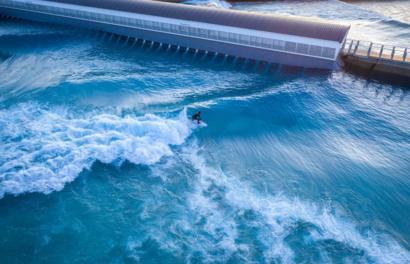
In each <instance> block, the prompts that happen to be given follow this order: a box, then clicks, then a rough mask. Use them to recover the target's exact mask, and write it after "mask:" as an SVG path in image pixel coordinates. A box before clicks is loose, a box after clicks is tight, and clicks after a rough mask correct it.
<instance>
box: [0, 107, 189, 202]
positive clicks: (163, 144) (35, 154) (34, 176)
mask: <svg viewBox="0 0 410 264" xmlns="http://www.w3.org/2000/svg"><path fill="white" fill-rule="evenodd" d="M191 131H192V123H191V122H189V121H188V119H187V118H186V110H183V111H182V112H181V113H180V115H179V116H178V117H177V118H175V119H165V118H161V117H159V116H156V115H153V114H146V115H144V116H140V117H134V116H125V117H121V116H117V115H113V114H98V113H93V114H87V115H85V116H82V117H75V116H74V115H73V114H72V113H70V112H69V111H68V110H67V109H66V108H59V109H50V108H46V107H40V106H38V105H35V104H19V105H17V106H15V107H12V108H9V109H2V110H0V138H1V141H2V144H1V146H0V198H1V197H3V196H4V195H5V194H6V193H9V194H14V195H17V194H21V193H24V192H43V193H50V192H52V191H58V190H61V189H62V188H63V187H64V184H65V183H67V182H71V181H73V180H74V179H75V178H76V177H77V176H78V175H79V173H80V172H81V171H83V170H86V169H89V168H90V167H91V165H92V164H93V163H94V162H95V161H96V160H99V161H101V162H104V163H116V164H121V163H122V162H123V161H124V160H128V161H130V162H132V163H135V164H146V165H151V164H154V163H156V162H158V161H159V160H160V159H161V158H162V157H164V156H170V155H173V152H172V149H171V146H172V145H180V144H182V143H184V141H185V139H186V138H187V137H188V136H189V135H190V134H191Z"/></svg>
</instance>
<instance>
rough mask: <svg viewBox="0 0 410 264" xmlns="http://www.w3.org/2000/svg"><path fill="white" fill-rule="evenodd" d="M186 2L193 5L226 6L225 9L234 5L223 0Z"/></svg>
mask: <svg viewBox="0 0 410 264" xmlns="http://www.w3.org/2000/svg"><path fill="white" fill-rule="evenodd" d="M185 3H186V4H192V5H203V6H208V7H215V8H224V9H229V8H231V7H232V5H231V4H230V3H228V2H226V1H223V0H190V1H186V2H185Z"/></svg>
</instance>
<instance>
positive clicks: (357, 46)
mask: <svg viewBox="0 0 410 264" xmlns="http://www.w3.org/2000/svg"><path fill="white" fill-rule="evenodd" d="M359 44H360V40H358V41H357V43H356V47H354V52H353V55H356V52H357V49H358V48H359Z"/></svg>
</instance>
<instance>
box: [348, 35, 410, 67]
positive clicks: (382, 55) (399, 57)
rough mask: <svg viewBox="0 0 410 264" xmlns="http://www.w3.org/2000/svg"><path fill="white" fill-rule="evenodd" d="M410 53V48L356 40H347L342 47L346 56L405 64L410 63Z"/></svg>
mask: <svg viewBox="0 0 410 264" xmlns="http://www.w3.org/2000/svg"><path fill="white" fill-rule="evenodd" d="M409 51H410V47H399V46H393V45H384V44H378V43H374V42H371V41H361V40H354V39H346V40H345V41H344V43H343V46H342V52H343V53H344V54H348V55H354V56H358V57H368V58H376V59H380V60H391V61H397V62H404V63H410V56H409Z"/></svg>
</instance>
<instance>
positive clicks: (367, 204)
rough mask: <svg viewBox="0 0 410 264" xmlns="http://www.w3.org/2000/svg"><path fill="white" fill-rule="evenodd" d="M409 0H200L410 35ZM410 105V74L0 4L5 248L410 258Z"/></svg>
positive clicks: (3, 252)
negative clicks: (253, 52) (30, 14)
mask: <svg viewBox="0 0 410 264" xmlns="http://www.w3.org/2000/svg"><path fill="white" fill-rule="evenodd" d="M397 2H399V1H397ZM397 2H396V1H394V3H392V5H391V6H390V8H389V9H387V8H385V6H384V4H383V3H381V4H380V5H377V4H375V3H371V4H370V3H368V4H366V3H362V2H361V3H359V4H357V5H355V4H351V3H346V2H340V1H299V2H297V3H296V2H294V1H275V2H265V3H236V4H232V3H227V2H224V1H190V2H188V4H203V5H210V6H212V7H213V8H233V9H241V10H252V11H257V12H267V13H269V12H274V13H280V14H282V15H303V16H308V17H315V18H325V19H330V20H335V21H338V22H342V23H349V24H352V32H351V35H350V37H354V38H356V37H357V38H370V39H374V40H375V41H378V42H381V43H388V42H389V41H390V40H391V39H392V38H394V39H397V40H398V41H399V42H400V43H402V44H403V45H405V44H406V43H410V24H409V21H408V20H406V16H403V15H402V13H401V12H400V8H402V7H403V6H402V5H400V4H398V3H397ZM394 7H396V8H394ZM198 110H200V111H201V112H202V116H203V118H204V120H205V121H206V123H207V124H208V125H207V126H206V127H199V126H197V125H196V124H194V123H192V122H191V120H190V116H191V115H192V114H193V113H194V112H195V111H198ZM409 117H410V97H409V94H408V89H407V88H406V87H403V86H398V85H391V84H386V83H379V82H377V81H373V80H366V79H364V78H363V77H360V76H354V75H352V74H350V73H346V72H343V71H341V70H337V71H334V72H331V73H322V72H315V71H310V70H307V69H305V70H300V69H299V70H295V69H292V68H288V67H272V68H270V69H266V68H261V67H260V65H258V64H255V63H253V62H243V61H240V60H239V61H235V60H229V59H228V60H222V59H221V58H210V57H207V56H205V55H203V54H202V55H198V54H197V55H195V54H190V53H183V54H182V53H178V52H171V53H169V52H166V51H164V50H158V49H155V48H152V47H147V46H143V47H141V46H137V45H135V44H134V43H131V42H126V39H125V38H120V37H112V36H109V35H107V34H103V33H97V32H93V31H87V30H81V29H76V28H66V27H62V26H55V25H45V24H38V23H32V22H27V21H20V20H10V19H3V20H0V140H1V144H0V225H1V227H2V228H0V237H1V238H2V239H1V240H0V262H1V263H60V262H70V263H89V262H99V263H409V262H410V231H409V230H410V225H409V222H408V219H410V210H409V209H410V191H409V190H410V178H409V171H410V158H409V157H410V118H409Z"/></svg>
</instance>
